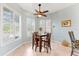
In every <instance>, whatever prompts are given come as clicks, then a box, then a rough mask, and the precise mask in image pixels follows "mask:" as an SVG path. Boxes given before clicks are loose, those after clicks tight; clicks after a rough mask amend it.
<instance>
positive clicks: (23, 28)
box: [0, 4, 26, 55]
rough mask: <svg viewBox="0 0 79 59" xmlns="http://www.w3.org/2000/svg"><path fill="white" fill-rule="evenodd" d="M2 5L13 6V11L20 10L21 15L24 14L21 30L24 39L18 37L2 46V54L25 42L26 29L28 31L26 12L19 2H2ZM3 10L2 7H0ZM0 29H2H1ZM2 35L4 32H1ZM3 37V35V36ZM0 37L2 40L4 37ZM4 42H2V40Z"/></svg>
mask: <svg viewBox="0 0 79 59" xmlns="http://www.w3.org/2000/svg"><path fill="white" fill-rule="evenodd" d="M0 6H8V7H9V8H11V9H12V10H13V11H15V12H18V13H19V14H20V15H21V16H22V25H21V27H22V30H21V34H22V39H18V40H15V41H13V42H11V43H10V44H7V45H6V46H1V47H0V55H5V54H6V53H7V52H9V51H11V50H12V49H14V48H16V47H17V46H19V45H21V44H22V43H23V42H25V38H26V36H24V35H25V33H24V32H25V31H26V25H25V23H26V22H25V21H26V15H25V12H23V11H24V10H22V9H21V8H20V7H19V6H18V5H17V4H2V5H1V4H0ZM0 10H1V8H0ZM0 22H1V18H0ZM1 27H2V26H1V23H0V28H1ZM0 31H2V30H1V29H0ZM1 35H2V33H1V32H0V36H1ZM1 37H2V36H1ZM1 37H0V40H2V38H1ZM1 43H2V42H1Z"/></svg>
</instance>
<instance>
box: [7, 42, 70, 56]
mask: <svg viewBox="0 0 79 59" xmlns="http://www.w3.org/2000/svg"><path fill="white" fill-rule="evenodd" d="M31 46H32V45H31V44H30V43H28V44H27V43H25V44H23V45H22V46H20V47H19V48H17V49H16V50H14V51H13V52H11V53H10V54H8V56H70V53H71V49H70V48H69V47H64V46H62V45H60V44H56V43H53V44H52V45H51V46H52V50H51V51H50V50H49V53H47V52H46V50H45V49H42V52H41V53H40V52H39V51H38V49H37V51H36V52H35V51H34V50H32V47H31Z"/></svg>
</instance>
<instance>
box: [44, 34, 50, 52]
mask: <svg viewBox="0 0 79 59" xmlns="http://www.w3.org/2000/svg"><path fill="white" fill-rule="evenodd" d="M50 42H51V33H47V36H46V39H45V40H44V47H45V48H46V49H47V53H48V49H49V48H50V50H51V43H50Z"/></svg>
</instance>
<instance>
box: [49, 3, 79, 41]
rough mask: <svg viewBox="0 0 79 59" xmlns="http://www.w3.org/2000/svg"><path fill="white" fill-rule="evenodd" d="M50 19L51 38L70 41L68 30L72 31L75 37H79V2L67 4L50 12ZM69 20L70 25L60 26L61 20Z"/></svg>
mask: <svg viewBox="0 0 79 59" xmlns="http://www.w3.org/2000/svg"><path fill="white" fill-rule="evenodd" d="M50 18H51V20H52V34H53V39H54V40H55V41H58V42H62V41H63V40H65V39H66V40H68V41H70V37H69V35H68V31H73V32H74V35H75V38H76V39H79V4H75V5H72V6H69V7H67V8H65V9H62V10H59V11H58V12H55V13H52V14H50ZM68 19H70V20H71V23H72V24H71V27H61V21H62V20H68Z"/></svg>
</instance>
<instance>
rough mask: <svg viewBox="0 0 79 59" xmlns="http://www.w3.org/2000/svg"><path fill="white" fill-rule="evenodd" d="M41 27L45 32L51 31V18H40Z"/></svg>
mask: <svg viewBox="0 0 79 59" xmlns="http://www.w3.org/2000/svg"><path fill="white" fill-rule="evenodd" d="M40 27H41V28H42V31H43V32H49V33H50V32H51V20H50V19H47V20H46V19H45V20H43V19H42V20H40Z"/></svg>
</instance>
